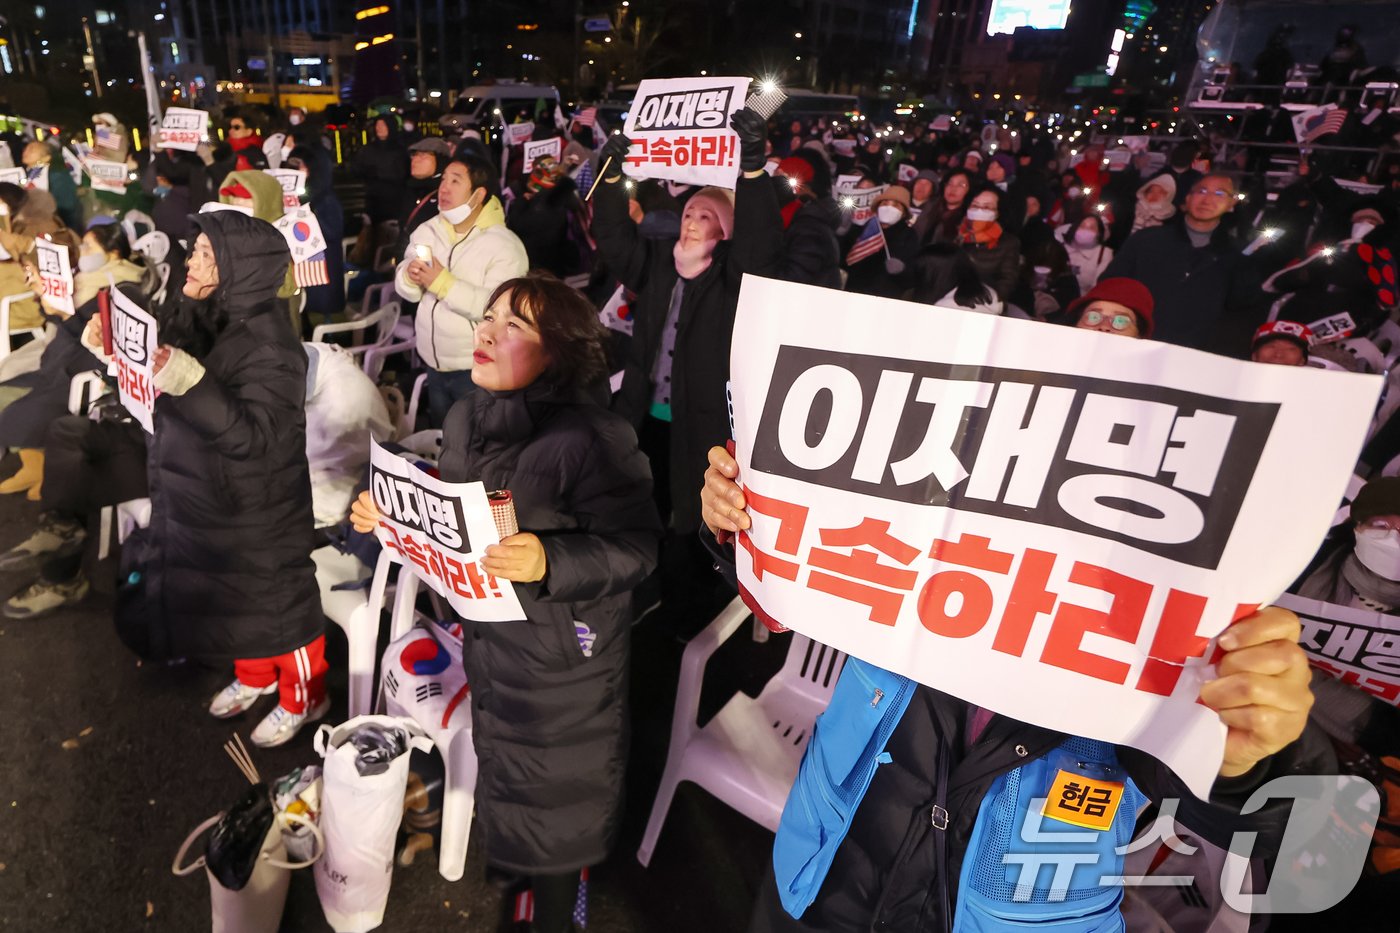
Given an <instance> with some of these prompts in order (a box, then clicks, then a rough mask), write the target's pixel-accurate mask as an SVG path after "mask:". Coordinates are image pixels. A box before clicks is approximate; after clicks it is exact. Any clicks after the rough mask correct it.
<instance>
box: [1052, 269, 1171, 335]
mask: <svg viewBox="0 0 1400 933" xmlns="http://www.w3.org/2000/svg"><path fill="white" fill-rule="evenodd" d="M1095 301H1112V302H1115V303H1117V304H1120V305H1124V306H1125V307H1128V308H1131V309H1132V310H1133V313H1134V314H1136V315H1137V317H1138V329H1139V330H1141V331H1142V336H1144V337H1150V336H1152V308H1153V302H1152V293H1151V292H1150V291H1148V290H1147V286H1146V285H1144V284H1142V283H1141V282H1139V281H1138V280H1137V279H1129V278H1114V279H1103V280H1102V281H1100V282H1099V284H1097V285H1095V286H1094V287H1093V288H1091V289H1089V293H1088V294H1087V295H1081V296H1080V297H1078V298H1076V299H1074V301H1072V302H1070V306H1069V307H1068V308H1066V309H1065V318H1066V319H1067V320H1068V321H1069V323H1071V324H1073V323H1074V322H1075V321H1077V320H1079V313H1080V312H1081V311H1083V310H1084V309H1085V308H1086V307H1088V306H1089V305H1090V304H1091V303H1092V302H1095Z"/></svg>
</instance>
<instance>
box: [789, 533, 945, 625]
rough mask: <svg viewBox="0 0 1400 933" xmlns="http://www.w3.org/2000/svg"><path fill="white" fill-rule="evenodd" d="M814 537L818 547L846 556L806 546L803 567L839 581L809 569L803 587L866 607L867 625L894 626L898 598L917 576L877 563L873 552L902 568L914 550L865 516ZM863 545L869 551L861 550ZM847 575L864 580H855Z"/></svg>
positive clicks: (899, 600) (916, 549)
mask: <svg viewBox="0 0 1400 933" xmlns="http://www.w3.org/2000/svg"><path fill="white" fill-rule="evenodd" d="M819 536H820V538H821V542H822V544H825V545H829V546H831V547H839V548H851V549H852V550H851V552H850V553H849V554H842V553H840V552H838V551H833V550H828V549H827V548H815V547H814V548H812V550H811V552H810V553H809V554H808V555H807V563H808V564H810V565H811V566H812V567H813V568H817V567H820V568H822V569H823V570H830V571H832V572H833V573H839V574H844V577H837V576H833V575H832V574H831V573H822V572H820V571H818V570H815V569H814V570H812V571H811V572H810V573H809V574H808V577H807V586H808V588H810V589H813V590H817V591H818V592H821V593H827V594H829V595H831V596H835V597H837V598H839V599H844V600H848V601H850V602H854V603H860V604H861V605H863V606H866V607H868V608H869V609H870V616H869V618H870V621H872V622H878V623H880V624H881V625H894V624H895V622H896V621H897V620H898V618H899V610H900V607H901V606H902V605H903V604H904V595H905V593H908V592H909V590H910V589H912V588H913V586H914V581H915V580H917V579H918V576H919V575H918V572H917V571H913V570H901V569H899V568H898V567H892V566H890V565H889V564H882V563H880V558H879V556H878V555H877V553H876V552H879V553H880V554H884V555H885V556H887V557H892V558H894V559H895V560H896V561H898V562H899V563H901V564H905V565H908V564H909V563H911V562H912V561H913V560H914V559H915V558H916V557H918V556H919V549H918V548H916V547H914V546H912V545H910V544H906V543H905V542H903V541H901V540H899V539H898V538H896V537H894V536H893V535H891V534H890V523H889V522H887V521H878V520H876V519H873V518H866V519H865V520H863V521H862V522H861V523H860V524H859V525H856V526H855V527H854V528H823V529H822V530H821V532H820V533H819ZM866 546H868V547H872V548H874V549H875V550H873V551H871V550H862V548H864V547H866ZM847 577H855V578H857V579H858V580H863V581H865V582H863V583H860V582H856V580H851V579H846V578H847ZM871 584H876V585H871ZM882 587H888V588H889V589H882Z"/></svg>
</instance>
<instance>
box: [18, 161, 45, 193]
mask: <svg viewBox="0 0 1400 933" xmlns="http://www.w3.org/2000/svg"><path fill="white" fill-rule="evenodd" d="M20 184H22V185H23V186H24V187H26V188H30V189H34V188H37V189H38V190H40V191H48V190H49V167H48V166H47V165H41V166H39V169H38V171H35V170H34V169H30V170H29V171H27V172H25V173H24V181H22V182H20Z"/></svg>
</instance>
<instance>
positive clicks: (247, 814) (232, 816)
mask: <svg viewBox="0 0 1400 933" xmlns="http://www.w3.org/2000/svg"><path fill="white" fill-rule="evenodd" d="M272 818H273V809H272V798H271V797H270V796H268V792H267V785H266V784H255V785H253V786H252V787H249V788H248V790H247V791H246V792H245V793H244V794H243V796H242V797H240V798H238V802H237V803H235V804H234V805H233V806H232V807H230V808H229V811H228V812H227V813H225V814H224V816H223V819H221V820H219V822H218V825H216V826H215V827H214V831H213V832H212V833H210V834H209V846H208V848H207V849H206V850H205V864H206V865H207V866H208V868H209V872H210V874H212V875H213V876H214V877H215V878H216V879H218V881H219V884H221V885H223V886H224V887H226V888H228V889H229V890H230V891H241V890H243V886H244V885H245V884H247V883H248V878H249V877H251V876H252V874H253V869H254V868H255V867H256V866H257V863H258V855H259V854H260V853H261V852H262V847H263V840H265V839H266V838H267V831H268V830H269V829H271V828H272Z"/></svg>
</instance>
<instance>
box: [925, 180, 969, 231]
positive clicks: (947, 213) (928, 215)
mask: <svg viewBox="0 0 1400 933" xmlns="http://www.w3.org/2000/svg"><path fill="white" fill-rule="evenodd" d="M971 194H972V173H971V172H969V171H968V170H967V169H964V168H955V169H950V170H949V171H948V173H947V174H945V175H944V176H943V185H942V187H941V188H940V189H939V192H938V197H937V198H936V199H934V202H933V203H932V204H930V205H928V206H926V207H925V208H924V211H923V213H921V214H920V215H919V219H918V220H917V221H915V223H914V232H915V233H917V234H918V235H919V243H921V244H923V245H928V244H929V243H951V242H953V241H954V240H956V239H957V236H958V225H959V224H961V223H962V221H963V212H964V211H965V210H966V209H967V200H968V196H969V195H971Z"/></svg>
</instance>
